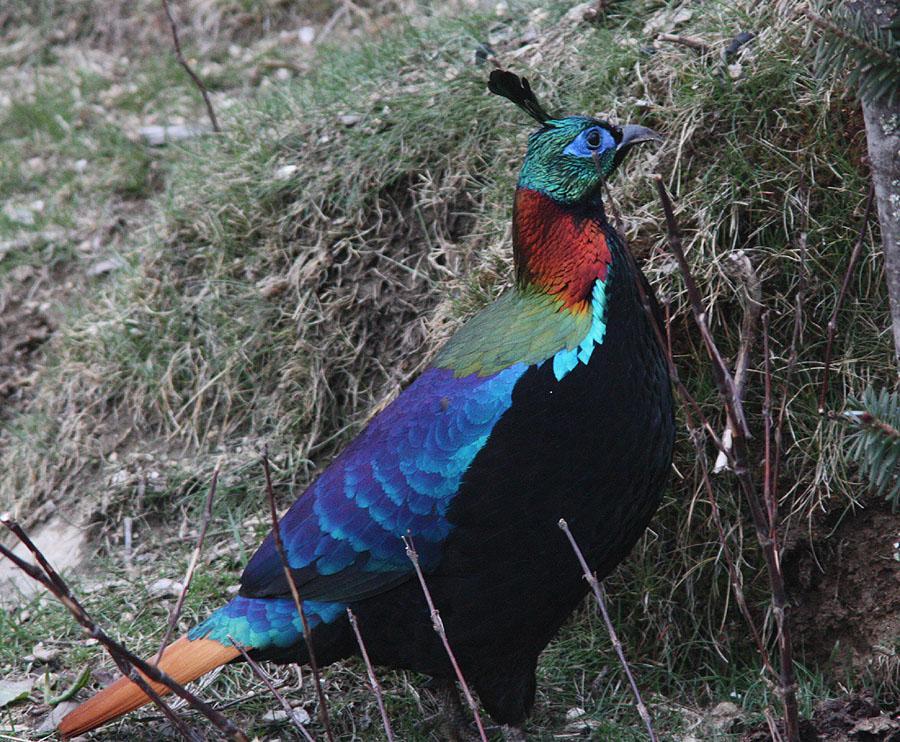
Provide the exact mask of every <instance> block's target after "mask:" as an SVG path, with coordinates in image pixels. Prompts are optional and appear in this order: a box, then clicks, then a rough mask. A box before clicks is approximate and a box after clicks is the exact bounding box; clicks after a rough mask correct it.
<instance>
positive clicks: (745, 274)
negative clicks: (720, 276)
mask: <svg viewBox="0 0 900 742" xmlns="http://www.w3.org/2000/svg"><path fill="white" fill-rule="evenodd" d="M726 266H727V270H728V272H729V273H730V274H731V275H733V276H734V277H735V278H737V279H738V280H739V281H740V282H741V283H742V284H743V286H744V293H745V299H744V319H743V320H742V321H741V346H740V348H739V350H738V356H737V360H736V361H735V363H734V385H735V388H736V389H737V393H738V395H739V396H741V397H743V394H744V386H745V384H746V383H747V368H748V366H749V363H750V348H751V347H752V346H753V342H754V340H755V339H756V326H757V324H758V323H759V314H760V312H761V311H762V283H761V282H760V280H759V276H758V275H757V273H756V269H755V268H754V267H753V263H751V262H750V258H749V257H747V254H746V253H745V252H744V251H743V250H738V251H737V252H734V253H732V254H731V255H729V260H728V262H726ZM733 435H734V432H733V431H732V430H731V428H726V429H725V430H724V431H723V433H722V444H723V445H724V446H725V447H726V448H729V447H730V446H731V439H732V436H733ZM727 467H728V458H727V456H725V454H724V453H723V452H721V451H720V452H719V455H718V456H717V457H716V462H715V464H713V469H712V471H713V474H718V473H719V472H721V471H723V470H724V469H726V468H727Z"/></svg>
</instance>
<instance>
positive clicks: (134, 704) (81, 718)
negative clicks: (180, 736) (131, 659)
mask: <svg viewBox="0 0 900 742" xmlns="http://www.w3.org/2000/svg"><path fill="white" fill-rule="evenodd" d="M239 655H240V650H238V649H237V648H236V647H234V646H225V645H224V644H220V643H219V642H217V641H215V640H213V639H194V640H193V641H192V640H190V639H188V638H187V637H182V638H181V639H179V640H178V641H176V642H174V643H172V644H170V645H169V646H168V647H166V650H165V652H163V656H162V659H161V660H160V661H159V664H158V667H159V669H160V670H162V671H163V672H165V673H166V674H167V675H169V676H170V677H171V678H172V679H173V680H176V681H177V682H179V683H181V684H182V685H183V684H184V683H188V682H190V681H191V680H195V679H197V678H199V677H200V676H201V675H204V674H206V673H208V672H209V671H210V670H212V669H214V668H216V667H218V666H219V665H224V664H225V663H227V662H230V661H231V660H233V659H235V658H236V657H238V656H239ZM145 680H148V679H147V678H146V677H145ZM150 687H151V688H153V689H154V690H155V691H156V692H157V693H159V694H160V695H163V694H166V693H169V689H168V688H166V687H165V686H164V685H161V684H159V683H150ZM149 701H150V698H149V697H148V696H147V695H145V694H144V692H143V691H142V690H141V689H140V688H139V687H138V686H137V684H136V683H134V682H132V681H131V680H129V679H128V678H119V680H117V681H116V682H115V683H113V684H112V685H110V686H109V687H107V688H104V689H103V690H102V691H100V692H99V693H97V694H96V695H95V696H93V697H92V698H89V699H88V700H87V701H85V702H84V703H82V704H81V705H80V706H79V707H78V708H76V709H75V710H74V711H72V712H71V713H69V714H67V715H66V716H65V717H64V718H63V720H62V722H60V725H59V731H60V733H61V734H62V736H63V737H64V738H69V737H74V736H76V735H79V734H84V733H85V732H89V731H90V730H91V729H95V728H96V727H99V726H100V725H101V724H105V723H106V722H108V721H111V720H112V719H115V718H118V717H119V716H122V714H127V713H128V712H129V711H133V710H134V709H136V708H138V707H139V706H143V705H144V704H145V703H149Z"/></svg>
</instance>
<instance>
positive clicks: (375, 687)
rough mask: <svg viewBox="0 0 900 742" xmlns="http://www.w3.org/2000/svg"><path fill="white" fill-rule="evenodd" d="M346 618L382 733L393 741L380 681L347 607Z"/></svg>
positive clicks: (357, 626) (351, 612)
mask: <svg viewBox="0 0 900 742" xmlns="http://www.w3.org/2000/svg"><path fill="white" fill-rule="evenodd" d="M347 618H348V619H350V626H351V628H352V629H353V633H354V634H355V635H356V643H357V644H358V645H359V652H360V654H361V655H362V658H363V662H365V664H366V673H367V674H368V676H369V685H371V686H372V692H373V693H374V694H375V702H376V703H377V704H378V711H379V713H380V714H381V723H382V725H383V726H384V733H385V735H386V736H387V740H388V742H394V730H393V728H392V727H391V720H390V719H389V718H388V715H387V711H386V710H385V708H384V697H383V694H382V692H381V683H379V682H378V677H377V676H376V675H375V668H374V667H372V662H371V661H370V660H369V653H368V652H367V651H366V645H365V643H364V642H363V638H362V634H361V633H359V623H358V622H357V620H356V615H355V614H354V613H353V611H352V610H350V609H349V608H348V609H347Z"/></svg>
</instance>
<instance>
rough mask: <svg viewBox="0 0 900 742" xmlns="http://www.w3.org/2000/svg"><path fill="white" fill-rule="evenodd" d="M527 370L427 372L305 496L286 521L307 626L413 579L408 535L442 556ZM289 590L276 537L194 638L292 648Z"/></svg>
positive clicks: (424, 557)
mask: <svg viewBox="0 0 900 742" xmlns="http://www.w3.org/2000/svg"><path fill="white" fill-rule="evenodd" d="M527 369H528V366H527V365H526V364H516V365H513V366H510V367H508V368H506V369H503V370H502V371H500V372H498V373H496V374H494V375H492V376H479V375H477V374H472V375H470V376H465V377H461V378H460V377H456V376H455V375H454V372H453V371H452V370H450V369H443V368H431V369H429V370H427V371H426V372H425V373H423V374H422V375H421V376H420V377H419V378H418V379H416V381H414V382H413V383H412V384H411V385H410V386H409V387H408V388H407V389H406V390H404V392H403V393H402V394H401V395H400V396H399V397H398V398H397V399H396V400H395V401H394V402H393V404H391V405H389V406H388V407H387V408H385V409H384V410H382V412H380V413H379V414H378V415H377V416H376V417H375V418H374V419H373V420H372V421H371V422H370V423H369V425H368V426H367V427H366V428H365V430H363V431H362V433H360V435H359V436H358V437H357V438H356V439H355V440H354V441H353V442H352V443H350V445H348V446H347V448H345V449H344V451H343V452H342V453H341V454H340V455H339V456H338V457H337V458H335V460H334V461H333V462H332V464H331V465H330V466H329V467H328V468H327V469H326V470H325V471H324V472H323V473H322V474H321V475H320V476H319V478H318V479H317V480H316V481H315V482H314V483H313V484H312V485H311V486H310V487H309V489H307V491H306V492H305V493H304V494H303V495H301V496H300V497H299V498H298V500H297V501H296V502H295V503H294V504H293V506H292V507H291V508H290V509H289V510H288V512H287V513H286V514H285V515H284V517H283V518H282V520H281V524H280V528H281V534H282V539H283V540H284V544H285V551H286V552H287V556H288V562H289V564H290V566H291V569H292V570H293V572H294V574H295V575H296V582H297V584H298V586H299V588H300V591H301V594H302V595H303V596H304V605H305V606H306V608H307V612H308V613H309V616H308V618H309V620H310V623H311V625H316V624H317V623H319V622H321V621H325V622H329V621H333V620H334V619H335V618H337V616H339V615H341V614H342V612H343V609H344V606H345V605H346V602H349V601H352V600H354V599H361V598H363V597H367V596H368V595H372V594H375V593H377V592H379V591H380V590H382V589H388V588H389V587H392V586H393V585H395V584H397V581H398V580H402V579H406V577H407V576H408V574H409V573H410V570H411V565H410V564H409V560H408V559H407V557H406V554H405V551H404V546H403V542H402V540H401V537H402V536H404V535H405V534H406V533H407V532H409V533H411V534H412V536H413V538H414V539H415V542H416V548H417V550H418V551H419V557H420V560H421V562H422V565H423V567H424V568H425V569H426V570H427V569H429V568H430V567H433V566H434V565H435V564H436V563H437V561H438V560H439V559H440V551H441V543H442V542H443V541H444V540H445V539H446V538H447V536H448V535H449V533H450V531H451V527H452V526H451V524H450V523H449V521H448V520H447V517H446V516H447V511H448V508H449V506H450V502H451V501H452V499H453V496H454V495H455V494H456V492H457V491H458V490H459V486H460V482H461V480H462V477H463V475H464V474H465V472H466V470H467V469H468V467H469V465H470V464H471V463H472V461H473V459H474V458H475V456H476V455H477V453H478V451H479V450H481V448H482V447H483V446H484V444H485V443H486V442H487V440H488V437H489V436H490V434H491V430H492V429H493V427H494V425H495V424H496V423H497V421H498V420H499V419H500V417H501V416H502V415H503V413H504V412H506V410H507V409H508V408H509V406H510V404H511V403H512V391H513V387H514V386H515V384H516V382H517V381H518V380H519V378H520V377H521V376H522V374H523V373H525V371H526V370H527ZM288 590H289V588H288V585H287V582H286V579H285V577H284V572H283V570H282V567H281V563H280V561H279V559H278V554H277V552H276V550H275V548H274V541H273V538H272V536H271V534H270V535H269V536H268V537H267V538H266V540H265V541H264V542H263V544H262V546H260V548H259V550H258V551H257V552H256V554H254V556H253V558H252V559H251V560H250V563H249V564H248V565H247V568H246V569H245V571H244V574H243V576H242V578H241V594H240V596H239V597H238V598H235V599H234V600H233V601H232V602H230V603H228V604H227V605H226V606H224V607H223V608H221V609H220V610H219V611H217V612H216V613H214V614H213V615H212V616H210V617H209V618H208V619H207V620H206V621H205V622H204V623H202V624H200V625H199V626H197V627H196V628H195V629H194V630H193V631H192V632H191V636H192V638H196V637H199V636H205V635H208V636H210V637H211V638H214V639H221V640H223V641H225V640H226V639H225V637H226V635H228V634H230V635H231V636H233V637H234V638H235V640H236V641H239V642H242V643H245V644H246V645H247V646H253V647H258V648H264V647H265V646H271V645H275V646H287V645H289V644H291V643H292V642H293V641H296V640H297V639H298V637H299V634H300V631H301V629H300V624H299V618H298V617H297V616H296V612H295V610H294V607H293V603H292V601H291V599H290V597H289V592H288Z"/></svg>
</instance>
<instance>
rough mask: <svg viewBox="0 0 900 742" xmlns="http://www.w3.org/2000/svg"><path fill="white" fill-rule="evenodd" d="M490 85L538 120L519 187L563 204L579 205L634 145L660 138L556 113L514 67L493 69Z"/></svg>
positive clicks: (631, 126)
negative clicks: (511, 68)
mask: <svg viewBox="0 0 900 742" xmlns="http://www.w3.org/2000/svg"><path fill="white" fill-rule="evenodd" d="M488 88H489V89H490V91H491V92H492V93H495V94H497V95H502V96H503V97H505V98H509V99H510V100H511V101H512V102H513V103H515V104H516V105H517V106H519V107H520V108H521V109H522V110H524V111H525V112H526V113H528V114H529V115H530V116H531V117H532V118H534V119H535V120H536V121H538V122H539V123H540V124H541V128H540V129H538V130H537V131H535V132H534V133H533V134H532V135H531V136H530V137H529V138H528V152H527V153H526V155H525V162H524V164H523V165H522V170H521V172H520V174H519V187H520V188H529V189H532V190H535V191H539V192H541V193H544V194H545V195H547V196H550V197H551V198H552V199H553V200H554V201H557V202H559V203H561V204H577V203H580V202H583V201H585V200H587V199H590V198H591V197H592V196H594V195H595V194H596V193H597V192H598V191H599V190H600V187H601V186H602V184H603V183H604V182H605V181H606V180H607V179H608V178H609V177H610V176H611V175H612V173H613V171H614V170H615V169H616V167H618V166H619V164H620V163H621V162H622V161H623V160H624V159H625V156H626V154H627V153H628V151H629V150H630V149H631V148H632V147H633V146H634V145H636V144H640V143H641V142H653V141H655V142H658V141H662V137H661V136H660V135H659V134H657V133H656V132H655V131H653V130H652V129H648V128H647V127H645V126H636V125H634V124H629V125H626V126H622V127H618V126H613V125H612V124H609V123H607V122H605V121H600V120H598V119H594V118H590V117H588V116H566V117H564V118H554V117H552V116H550V115H549V114H548V113H547V112H546V111H545V110H544V108H543V107H542V106H541V105H540V103H538V101H537V99H536V98H535V96H534V93H533V92H532V91H531V87H530V86H529V84H528V81H527V80H526V79H525V78H519V77H518V76H516V75H514V74H513V73H512V72H507V71H505V70H494V71H493V72H491V76H490V80H489V81H488Z"/></svg>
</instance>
